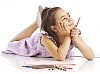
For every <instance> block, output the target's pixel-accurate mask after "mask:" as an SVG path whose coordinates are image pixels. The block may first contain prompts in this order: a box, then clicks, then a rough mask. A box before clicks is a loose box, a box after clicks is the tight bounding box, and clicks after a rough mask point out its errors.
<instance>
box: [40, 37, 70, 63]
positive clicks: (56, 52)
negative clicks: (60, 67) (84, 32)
mask: <svg viewBox="0 0 100 74" xmlns="http://www.w3.org/2000/svg"><path fill="white" fill-rule="evenodd" d="M70 42H71V39H70V37H69V36H67V37H65V38H64V41H63V43H62V44H61V45H60V47H59V48H58V47H57V46H56V45H55V44H54V43H53V42H52V41H51V40H50V39H49V38H47V36H45V35H43V36H42V39H41V43H42V44H43V45H44V46H45V47H46V48H47V49H48V50H47V51H48V52H49V53H50V54H51V56H52V57H54V58H55V59H56V60H61V61H63V60H65V58H66V55H67V53H68V50H69V46H70Z"/></svg>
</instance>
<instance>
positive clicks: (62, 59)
mask: <svg viewBox="0 0 100 74" xmlns="http://www.w3.org/2000/svg"><path fill="white" fill-rule="evenodd" d="M57 60H58V61H64V60H65V57H61V56H59V57H58V58H57Z"/></svg>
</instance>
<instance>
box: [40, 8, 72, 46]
mask: <svg viewBox="0 0 100 74" xmlns="http://www.w3.org/2000/svg"><path fill="white" fill-rule="evenodd" d="M41 20H42V24H41V29H42V30H44V31H46V32H47V33H48V35H49V36H52V37H53V38H54V40H55V41H56V43H57V46H58V47H59V45H60V42H59V40H58V36H57V32H58V31H57V24H56V22H57V21H63V23H64V24H65V25H67V26H68V29H69V30H72V29H73V27H74V22H73V20H72V19H71V17H70V15H69V13H67V12H66V11H65V10H63V9H62V8H60V7H54V8H45V9H44V10H43V11H42V15H41Z"/></svg>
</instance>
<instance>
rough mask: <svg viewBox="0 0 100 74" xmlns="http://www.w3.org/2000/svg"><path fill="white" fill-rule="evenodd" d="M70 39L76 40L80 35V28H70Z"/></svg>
mask: <svg viewBox="0 0 100 74" xmlns="http://www.w3.org/2000/svg"><path fill="white" fill-rule="evenodd" d="M70 34H71V39H72V41H74V42H75V41H77V40H78V39H79V37H80V30H79V29H78V28H77V27H76V26H75V27H74V28H73V29H72V30H71V33H70Z"/></svg>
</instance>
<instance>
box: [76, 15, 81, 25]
mask: <svg viewBox="0 0 100 74" xmlns="http://www.w3.org/2000/svg"><path fill="white" fill-rule="evenodd" d="M79 21H80V17H79V19H78V21H77V24H76V27H77V26H78V23H79Z"/></svg>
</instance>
